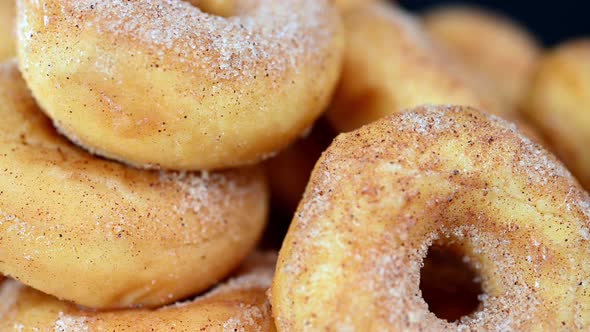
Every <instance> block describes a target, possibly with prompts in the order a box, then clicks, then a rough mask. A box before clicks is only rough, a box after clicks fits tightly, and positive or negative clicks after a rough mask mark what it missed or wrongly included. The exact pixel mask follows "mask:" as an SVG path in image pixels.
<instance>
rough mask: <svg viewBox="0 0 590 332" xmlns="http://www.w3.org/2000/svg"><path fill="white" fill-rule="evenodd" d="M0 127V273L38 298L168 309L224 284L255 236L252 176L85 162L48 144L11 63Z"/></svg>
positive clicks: (55, 142) (260, 183) (50, 136)
mask: <svg viewBox="0 0 590 332" xmlns="http://www.w3.org/2000/svg"><path fill="white" fill-rule="evenodd" d="M0 118H1V119H2V120H1V121H0V273H1V274H4V275H7V276H11V277H13V278H15V279H18V280H19V281H21V282H22V283H24V284H27V285H30V286H32V287H34V288H36V289H39V290H41V291H43V292H45V293H48V294H51V295H54V296H56V297H59V298H62V299H66V300H70V301H73V302H75V303H77V304H81V305H84V306H87V307H93V308H123V307H129V306H148V307H153V306H161V305H164V304H168V303H172V302H174V301H176V300H178V299H181V298H184V297H186V296H189V295H192V294H195V293H196V292H199V291H202V290H205V289H207V288H208V287H210V286H211V285H213V284H215V283H216V282H218V281H219V280H220V279H221V278H224V277H225V276H226V275H227V274H228V273H229V272H230V271H231V270H232V269H234V268H235V267H236V266H237V265H238V264H240V262H241V260H242V259H243V258H244V257H245V256H246V255H247V254H248V253H249V251H250V250H251V249H252V248H253V247H254V246H255V244H256V242H257V240H258V238H259V236H260V234H261V232H262V230H263V228H264V225H265V221H266V214H267V209H268V207H267V199H268V192H267V188H266V181H265V178H264V174H263V172H262V170H261V169H260V168H258V167H254V168H245V169H238V170H233V171H226V172H212V173H207V172H202V173H190V172H163V171H162V172H156V171H144V170H138V169H134V168H129V167H125V166H123V165H120V164H118V163H115V162H110V161H106V160H104V159H101V158H97V157H94V156H92V155H90V154H88V153H87V152H85V151H83V150H81V149H79V148H77V147H76V146H74V145H72V144H71V143H69V142H68V141H67V140H66V139H65V138H63V137H61V136H59V135H58V134H57V132H56V131H55V129H54V128H53V126H52V125H51V123H50V121H49V120H48V119H47V118H46V117H45V116H44V115H43V114H42V113H41V111H40V110H39V109H38V108H37V107H36V105H35V102H34V100H33V98H32V97H31V96H30V94H29V91H28V90H27V88H26V85H25V82H24V81H23V80H22V78H21V77H20V74H19V73H18V71H17V69H16V65H15V64H14V63H8V64H3V65H0ZM238 249H239V250H238Z"/></svg>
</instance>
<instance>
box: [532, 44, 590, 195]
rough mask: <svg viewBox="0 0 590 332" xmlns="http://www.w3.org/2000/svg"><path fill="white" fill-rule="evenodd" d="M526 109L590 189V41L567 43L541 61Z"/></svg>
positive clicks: (559, 153)
mask: <svg viewBox="0 0 590 332" xmlns="http://www.w3.org/2000/svg"><path fill="white" fill-rule="evenodd" d="M524 110H525V112H526V115H527V116H528V118H529V119H530V120H531V121H532V122H533V123H534V124H535V125H536V126H537V127H538V128H539V129H540V130H541V132H542V133H543V134H544V135H545V138H546V140H547V141H548V144H549V145H550V146H551V148H552V149H553V151H555V153H556V154H557V155H558V156H559V157H560V158H561V160H563V162H564V163H565V164H566V165H567V166H568V168H569V169H570V170H571V171H572V172H573V173H574V175H575V176H576V177H577V179H578V180H579V181H580V182H581V183H582V185H583V186H584V187H585V188H586V190H590V150H588V143H589V142H590V39H579V40H574V41H570V42H567V43H564V44H563V45H561V46H559V47H557V48H556V49H555V50H552V51H551V52H549V53H548V54H547V55H545V56H544V57H543V58H542V60H541V64H540V65H539V70H538V72H537V74H536V76H535V78H534V80H533V84H532V86H531V89H530V92H529V96H528V100H527V103H526V105H525V107H524Z"/></svg>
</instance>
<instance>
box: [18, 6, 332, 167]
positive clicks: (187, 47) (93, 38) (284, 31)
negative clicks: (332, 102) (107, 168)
mask: <svg viewBox="0 0 590 332" xmlns="http://www.w3.org/2000/svg"><path fill="white" fill-rule="evenodd" d="M211 1H213V0H211ZM18 12H19V15H18V27H19V29H18V39H19V47H18V53H19V59H20V67H21V69H22V70H23V75H24V77H25V79H26V80H27V83H28V84H29V87H30V88H31V90H32V91H33V94H34V96H35V97H36V98H37V100H38V101H39V103H40V105H41V107H42V109H43V110H44V111H45V112H46V113H47V114H48V115H49V116H50V117H51V118H52V119H53V121H54V122H55V124H56V126H57V127H58V128H60V130H61V131H62V132H63V133H64V134H66V135H67V136H68V137H69V138H70V139H72V140H73V141H75V142H76V143H78V144H80V145H82V146H84V147H86V148H87V149H89V150H90V151H92V152H94V153H97V154H99V155H101V156H105V157H108V158H113V159H117V160H120V161H124V162H126V163H129V164H132V165H135V166H141V167H151V168H168V169H183V170H191V169H199V170H201V169H218V168H226V167H233V166H239V165H244V164H249V163H254V162H257V161H259V160H261V159H264V158H266V157H268V156H270V155H271V154H273V153H275V152H277V151H278V150H280V149H281V148H284V147H286V146H287V145H288V144H290V143H292V142H293V141H294V140H295V139H296V138H298V137H299V135H300V134H301V133H302V132H303V131H304V130H305V129H306V128H308V127H309V126H310V125H311V124H312V123H313V121H314V120H315V119H316V118H317V117H318V116H319V114H320V112H321V111H323V110H324V108H325V106H326V105H327V104H328V103H329V99H330V98H331V96H332V92H333V89H334V88H335V84H336V82H337V80H338V77H339V75H340V69H341V57H342V45H343V33H342V27H341V22H340V17H339V14H338V11H337V10H336V9H335V8H333V6H332V5H331V4H330V3H329V1H328V0H240V1H236V2H235V5H234V12H233V16H230V17H227V18H226V17H220V16H215V15H212V14H208V13H204V12H202V11H201V10H199V9H198V8H197V7H195V6H193V5H192V4H191V3H189V2H187V1H183V0H155V1H123V0H112V1H99V2H97V1H94V0H76V1H74V0H44V1H38V0H22V1H19V6H18Z"/></svg>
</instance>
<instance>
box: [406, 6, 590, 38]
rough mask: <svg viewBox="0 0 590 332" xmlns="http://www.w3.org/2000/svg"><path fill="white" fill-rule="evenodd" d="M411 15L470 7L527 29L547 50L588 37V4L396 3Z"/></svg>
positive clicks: (589, 20)
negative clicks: (446, 6) (438, 8)
mask: <svg viewBox="0 0 590 332" xmlns="http://www.w3.org/2000/svg"><path fill="white" fill-rule="evenodd" d="M397 2H398V3H399V4H400V5H401V6H402V7H405V8H407V9H409V10H410V11H412V12H414V13H419V12H420V11H422V10H424V9H428V8H431V7H433V6H437V5H442V4H470V5H478V6H480V7H483V8H489V9H492V10H494V11H496V12H499V13H501V14H505V15H508V16H510V17H512V18H513V19H515V20H516V21H518V22H520V24H521V25H523V26H525V27H526V28H528V29H529V31H531V32H532V33H533V34H534V35H536V36H537V39H538V40H540V41H542V42H543V43H544V44H545V45H547V46H553V45H555V44H556V43H558V42H560V41H564V40H567V39H572V38H575V37H583V36H587V37H590V2H589V1H587V0H578V1H573V0H558V1H543V0H538V1H534V0H506V1H477V0H473V1H461V2H458V1H441V0H439V1H435V0H405V1H402V0H400V1H397Z"/></svg>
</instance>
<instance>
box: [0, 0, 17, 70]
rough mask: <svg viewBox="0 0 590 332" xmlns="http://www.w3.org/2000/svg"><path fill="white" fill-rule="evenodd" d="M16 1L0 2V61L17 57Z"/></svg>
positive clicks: (3, 0)
mask: <svg viewBox="0 0 590 332" xmlns="http://www.w3.org/2000/svg"><path fill="white" fill-rule="evenodd" d="M15 3H16V0H2V1H0V61H2V60H5V59H8V58H11V57H13V56H15V55H16V42H15V38H14V24H15V19H14V18H15V17H16V8H15Z"/></svg>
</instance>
